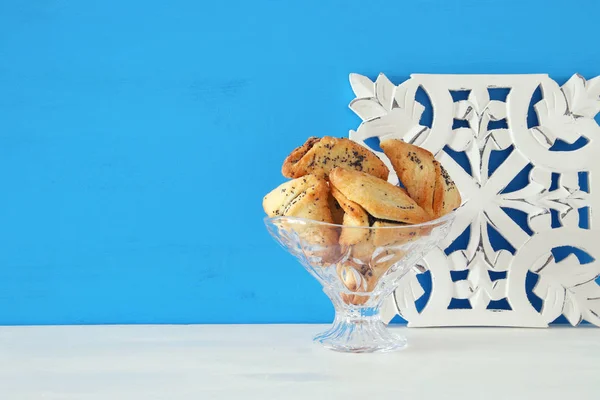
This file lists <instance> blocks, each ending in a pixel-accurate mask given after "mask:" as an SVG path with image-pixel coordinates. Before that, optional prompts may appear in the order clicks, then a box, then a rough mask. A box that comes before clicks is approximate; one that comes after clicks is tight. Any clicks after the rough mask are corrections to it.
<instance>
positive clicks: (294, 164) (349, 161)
mask: <svg viewBox="0 0 600 400" xmlns="http://www.w3.org/2000/svg"><path fill="white" fill-rule="evenodd" d="M335 167H340V168H345V169H351V170H356V171H362V172H365V173H368V174H371V175H373V176H376V177H378V178H381V179H387V178H388V174H389V170H388V168H387V167H386V166H385V164H384V163H383V161H381V160H380V159H379V157H377V156H376V155H375V153H373V152H372V151H370V150H369V149H367V148H366V147H363V146H361V145H360V144H358V143H356V142H354V141H352V140H350V139H338V138H334V137H330V136H325V137H323V138H322V139H319V138H317V137H311V138H309V139H308V140H307V141H306V143H304V144H303V145H302V146H300V147H298V148H296V149H294V151H292V153H291V154H290V155H289V156H288V157H287V158H286V159H285V161H284V162H283V167H282V168H281V173H282V174H283V176H285V177H288V178H298V177H301V176H304V175H306V174H314V175H317V176H319V177H321V176H322V177H324V178H327V176H328V175H329V171H331V170H332V169H333V168H335Z"/></svg>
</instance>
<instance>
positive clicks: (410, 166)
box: [380, 139, 437, 215]
mask: <svg viewBox="0 0 600 400" xmlns="http://www.w3.org/2000/svg"><path fill="white" fill-rule="evenodd" d="M380 146H381V148H382V149H383V152H384V153H385V155H386V156H387V157H388V158H389V159H390V162H391V163H392V166H393V167H394V170H395V171H396V175H398V178H399V179H400V182H402V184H403V185H404V187H405V188H406V190H407V191H408V194H409V195H410V197H412V199H413V200H414V201H415V202H416V203H417V204H418V205H419V206H421V208H422V209H423V210H425V211H426V212H427V213H428V214H430V215H433V194H434V190H435V184H436V178H437V175H436V168H435V165H434V161H435V159H434V157H433V154H431V153H430V152H429V151H427V150H425V149H422V148H420V147H418V146H415V145H412V144H410V143H406V142H403V141H401V140H396V139H388V140H384V141H382V142H381V143H380Z"/></svg>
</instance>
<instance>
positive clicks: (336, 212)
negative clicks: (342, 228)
mask: <svg viewBox="0 0 600 400" xmlns="http://www.w3.org/2000/svg"><path fill="white" fill-rule="evenodd" d="M329 189H330V191H329V196H328V197H327V202H328V204H329V210H330V211H331V218H332V220H333V223H334V224H337V225H341V224H343V223H344V209H343V208H342V206H340V203H338V201H337V200H336V199H335V197H333V195H332V194H331V188H329Z"/></svg>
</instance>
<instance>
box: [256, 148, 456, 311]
mask: <svg viewBox="0 0 600 400" xmlns="http://www.w3.org/2000/svg"><path fill="white" fill-rule="evenodd" d="M380 146H381V148H382V149H383V151H384V153H385V155H386V156H387V157H388V158H389V159H390V162H391V164H392V166H393V167H394V170H395V172H396V174H397V176H398V178H399V180H400V182H401V183H402V185H403V186H404V187H400V186H395V185H392V184H390V183H389V182H388V181H387V179H388V175H389V170H388V168H387V167H386V165H385V164H384V163H383V161H381V160H380V159H379V158H378V157H377V155H376V154H375V153H373V152H372V151H371V150H369V149H367V148H366V147H363V146H361V145H359V144H358V143H356V142H353V141H351V140H349V139H338V138H334V137H328V136H326V137H323V138H318V137H311V138H309V139H308V140H307V141H306V142H305V143H304V144H303V145H302V146H300V147H298V148H296V149H295V150H294V151H292V152H291V154H290V155H289V156H288V157H287V158H286V159H285V161H284V163H283V167H282V173H283V175H284V176H285V177H287V178H291V180H289V181H287V182H285V183H283V184H282V185H280V186H278V187H277V188H276V189H274V190H273V191H271V192H270V193H269V194H267V195H266V196H265V198H264V199H263V208H264V210H265V212H266V213H267V215H268V216H269V217H278V216H286V217H297V218H304V219H309V220H315V221H319V222H323V223H329V224H336V225H337V226H332V225H327V224H306V225H304V227H303V228H302V230H301V231H300V232H298V233H299V234H300V235H301V237H302V240H303V241H306V242H307V243H309V244H311V245H314V246H315V247H320V248H322V249H327V248H333V247H335V248H340V249H343V250H344V251H342V252H341V253H344V254H346V256H345V257H344V258H343V261H342V262H337V268H338V275H339V276H340V278H341V279H342V281H343V282H344V284H345V285H346V287H347V288H348V289H349V290H350V291H353V292H369V291H371V290H372V289H373V286H374V285H375V284H376V282H377V280H378V277H379V276H381V274H382V273H385V270H387V268H389V266H390V265H392V264H393V263H395V262H396V261H397V258H396V259H395V258H394V257H390V256H389V255H386V254H385V251H383V252H379V253H378V254H377V257H384V258H385V257H387V258H386V260H388V262H386V263H385V265H386V266H387V267H385V268H373V266H374V265H376V264H377V265H379V264H381V263H379V264H378V263H377V262H374V261H373V259H372V258H373V257H374V254H375V249H377V248H380V249H382V248H384V246H387V245H390V244H396V243H406V242H409V241H411V240H413V238H416V237H419V236H421V235H423V234H425V233H426V232H423V230H424V229H427V226H421V227H415V228H414V229H410V228H409V227H406V225H412V224H421V223H423V222H427V221H431V220H434V219H436V218H439V217H441V216H443V215H445V214H447V213H449V212H451V211H452V210H454V209H455V208H457V207H458V206H459V205H460V203H461V198H460V193H459V192H458V190H457V188H456V185H455V184H454V182H453V181H452V179H451V178H450V177H449V176H448V173H447V172H446V171H445V170H444V168H443V167H442V166H441V165H440V163H439V162H437V161H436V160H435V158H434V157H433V154H431V153H430V152H429V151H427V150H425V149H422V148H420V147H418V146H414V145H412V144H409V143H405V142H402V141H400V140H395V139H389V140H385V141H382V142H381V143H380ZM340 225H341V228H340V227H339V226H340ZM395 226H396V227H398V226H405V228H404V229H369V228H379V227H395ZM333 228H335V229H333ZM339 253H340V252H338V253H337V254H334V253H332V252H327V251H325V252H322V253H320V255H321V256H322V257H323V258H324V264H328V263H329V264H331V263H335V262H336V260H332V259H333V258H336V257H338V256H339ZM328 258H329V259H328ZM338 258H339V257H338ZM357 271H358V274H357V273H356V272H357ZM363 278H364V279H363ZM363 297H364V296H363ZM345 300H346V301H348V302H352V303H354V304H357V302H359V303H360V302H361V301H363V300H362V299H359V298H353V297H352V296H350V297H346V299H345Z"/></svg>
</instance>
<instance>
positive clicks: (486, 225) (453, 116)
mask: <svg viewBox="0 0 600 400" xmlns="http://www.w3.org/2000/svg"><path fill="white" fill-rule="evenodd" d="M350 84H351V86H352V89H353V91H354V93H355V95H356V98H355V99H354V100H352V102H351V103H350V108H351V109H352V110H353V111H354V112H355V113H356V114H357V115H358V116H359V117H360V118H361V119H362V123H361V124H360V126H359V127H358V128H357V129H356V130H351V131H350V138H351V139H353V140H355V141H357V142H358V143H361V144H363V145H365V146H366V143H365V141H366V140H367V139H369V138H374V137H377V138H379V139H385V138H396V139H401V140H404V141H407V142H410V143H414V144H416V145H419V146H421V147H424V148H426V149H428V150H430V151H431V152H432V153H434V154H435V155H436V158H437V159H438V160H439V161H440V162H441V163H442V164H443V165H444V167H445V168H446V170H448V172H449V173H450V175H451V176H452V177H453V178H454V180H455V181H456V184H457V186H458V188H459V190H460V191H461V193H462V196H463V200H464V204H463V206H462V207H461V208H460V210H459V212H458V215H457V219H456V222H455V224H454V226H453V227H452V231H451V232H450V234H449V235H448V237H447V238H446V240H445V241H444V242H443V243H442V244H441V245H440V247H439V248H437V249H435V250H433V251H432V252H430V253H429V254H428V255H427V256H426V257H425V258H424V259H423V261H422V262H421V265H420V266H418V268H416V269H414V270H413V271H411V272H410V273H408V274H407V275H405V276H404V277H403V278H402V281H401V284H400V286H399V287H398V289H397V290H396V292H395V293H394V296H392V297H391V298H390V299H388V302H387V304H386V306H385V307H384V310H385V313H386V315H387V317H388V319H391V318H392V317H393V316H394V315H395V314H400V315H401V316H402V317H404V318H405V319H406V320H407V321H408V322H409V326H475V325H478V326H522V327H528V326H529V327H545V326H548V323H550V322H552V321H554V320H555V319H556V318H557V317H559V316H560V315H564V316H565V317H566V318H567V320H568V321H569V322H570V323H571V324H573V325H577V324H579V323H580V322H581V321H582V320H586V321H589V322H591V323H593V324H595V325H600V316H599V315H600V286H598V284H597V283H596V279H597V278H598V277H599V276H600V266H599V265H600V264H598V262H597V261H596V255H595V253H596V252H597V251H596V249H595V247H597V246H594V236H595V235H596V232H595V231H594V229H593V228H594V227H595V225H596V224H595V221H594V218H593V216H594V214H593V212H592V211H593V210H595V209H596V207H597V206H599V205H598V204H596V202H597V200H595V199H594V196H593V194H594V191H593V189H592V186H593V185H592V183H593V182H592V177H594V176H596V173H598V174H600V162H599V161H596V160H597V159H598V158H599V156H600V149H598V146H600V141H599V140H598V139H599V138H600V127H599V126H598V124H597V123H596V121H595V120H594V117H595V116H596V114H597V113H598V112H600V77H597V78H594V79H591V80H588V81H586V80H585V79H584V78H583V77H582V76H580V75H577V74H576V75H574V76H573V77H572V78H571V79H569V80H568V81H567V82H566V83H565V84H564V85H563V86H562V87H561V86H559V85H558V84H557V83H556V82H555V81H553V80H552V79H550V78H549V77H548V76H547V75H545V74H535V75H422V74H415V75H412V76H411V78H410V79H408V80H406V81H404V82H402V83H401V84H400V85H394V84H393V83H392V82H391V81H390V80H389V79H388V78H387V77H386V76H385V75H383V74H380V75H379V76H378V77H377V79H376V80H375V81H371V80H370V79H369V78H367V77H365V76H362V75H358V74H351V75H350ZM497 88H502V89H503V90H504V91H506V92H507V94H506V98H504V99H498V98H493V96H491V93H492V90H495V89H497ZM538 88H539V89H540V92H541V94H542V97H541V99H540V100H539V101H533V100H532V98H533V97H534V95H535V92H536V89H538ZM419 90H422V91H424V92H425V93H426V95H427V96H428V97H429V100H430V102H431V106H432V112H433V119H432V123H431V125H430V126H427V124H425V123H422V122H421V121H422V116H423V114H424V113H425V112H426V107H425V106H424V105H423V104H421V103H420V102H419V101H417V92H418V91H419ZM455 92H462V93H463V96H462V98H458V97H459V96H455V95H454V94H455ZM464 94H466V95H464ZM531 106H533V109H534V110H535V115H536V116H537V119H538V123H537V124H529V123H528V114H529V110H530V108H532V107H531ZM582 138H583V139H584V145H583V146H577V147H569V146H570V145H574V144H577V143H579V142H580V141H581V140H582ZM559 144H560V145H562V146H563V149H562V151H557V145H559ZM565 146H566V147H565ZM367 147H368V146H367ZM565 149H566V150H565ZM498 152H499V153H502V154H503V155H504V157H505V158H504V160H503V161H501V162H500V164H499V165H494V166H492V164H494V161H493V158H494V157H495V156H496V155H497V154H498ZM377 153H378V155H379V156H380V157H381V158H382V159H383V160H384V161H385V162H386V164H387V165H388V167H390V168H391V164H390V163H389V160H387V158H386V157H385V155H384V154H383V153H382V152H379V151H377ZM459 155H460V156H461V157H462V158H463V160H466V164H468V167H466V168H465V167H464V164H465V162H462V163H459V162H458V161H457V158H458V156H459ZM461 164H463V165H461ZM496 164H497V162H496ZM596 171H597V172H596ZM523 173H526V175H527V179H525V180H526V183H525V184H524V185H521V186H520V187H516V188H512V187H511V185H512V183H513V181H515V178H516V177H517V176H518V175H519V174H523ZM390 181H391V182H392V183H397V178H396V177H391V178H390ZM515 214H518V215H521V216H523V218H522V219H521V220H520V221H518V222H517V217H516V216H515ZM491 232H493V233H494V234H495V235H496V237H497V236H500V237H501V238H502V239H503V241H504V242H505V243H506V244H504V245H502V246H499V245H498V244H497V243H493V242H494V240H492V237H491V236H492V233H491ZM467 233H468V235H467V236H468V237H467V240H466V244H465V245H464V246H462V247H456V246H454V245H453V242H454V241H455V240H456V239H457V238H458V237H459V236H464V235H465V234H467ZM496 242H497V240H496ZM564 246H569V248H571V249H576V250H578V251H580V252H584V253H586V254H587V255H588V256H589V258H590V259H591V260H592V261H591V262H580V261H579V259H578V258H577V257H575V256H574V255H570V256H568V257H566V258H564V259H561V260H560V261H557V260H556V259H555V257H554V255H553V251H554V250H555V249H557V248H560V247H564ZM425 271H429V272H430V273H431V280H432V289H431V291H430V292H429V298H428V300H427V302H426V305H425V306H424V307H423V308H422V309H421V310H418V309H417V307H416V304H415V303H416V301H417V300H418V299H420V298H422V297H423V296H425V295H426V294H427V293H426V292H427V291H426V290H425V289H424V287H423V286H422V285H421V283H420V281H419V279H418V275H419V274H421V273H423V272H425ZM456 274H460V275H461V276H462V278H463V279H456V277H455V275H456ZM528 276H534V277H535V279H537V283H536V284H535V287H534V288H533V290H532V293H527V290H526V284H525V282H526V279H527V278H528ZM532 296H537V297H539V299H540V300H541V303H542V305H541V307H537V308H536V307H534V306H533V305H532V302H531V301H530V298H532ZM454 300H459V301H463V302H467V304H468V307H466V308H464V309H454V308H452V307H451V303H452V302H453V301H454ZM500 301H503V302H504V304H507V305H508V307H503V308H500V309H499V308H496V307H495V306H494V305H495V304H497V302H500Z"/></svg>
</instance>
